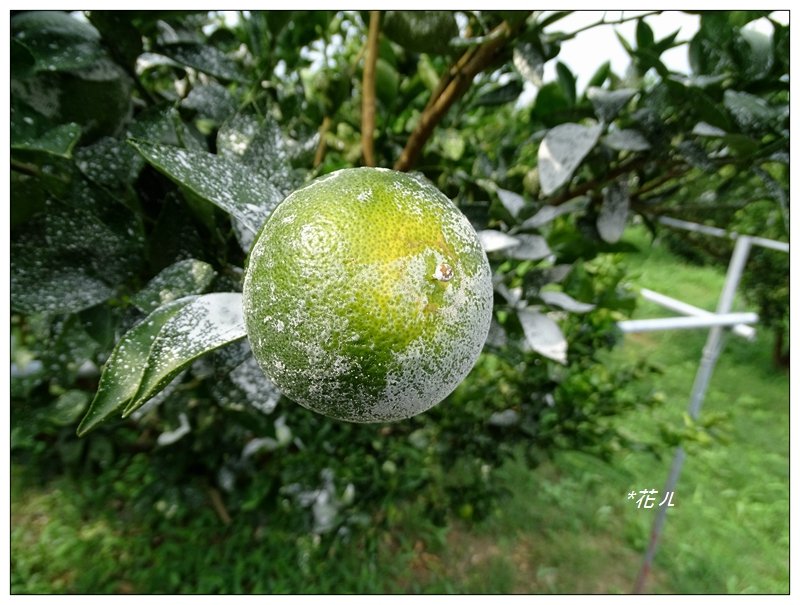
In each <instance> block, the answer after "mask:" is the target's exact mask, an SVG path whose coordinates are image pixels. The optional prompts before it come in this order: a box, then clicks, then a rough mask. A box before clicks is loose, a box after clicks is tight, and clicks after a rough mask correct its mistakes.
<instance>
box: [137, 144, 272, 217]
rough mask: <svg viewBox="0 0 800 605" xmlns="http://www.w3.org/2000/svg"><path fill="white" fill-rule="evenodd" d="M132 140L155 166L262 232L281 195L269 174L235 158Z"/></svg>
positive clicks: (177, 181)
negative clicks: (266, 175)
mask: <svg viewBox="0 0 800 605" xmlns="http://www.w3.org/2000/svg"><path fill="white" fill-rule="evenodd" d="M131 144H132V145H133V146H134V147H135V148H136V149H137V150H138V151H139V153H141V154H142V156H143V157H144V159H145V160H147V161H148V162H150V164H152V165H153V166H154V167H155V168H157V169H158V170H160V171H161V172H163V173H164V174H165V175H167V176H168V177H169V178H171V179H172V180H173V181H175V182H176V183H178V184H179V185H181V186H183V187H186V188H187V189H189V190H191V191H192V192H194V193H196V194H197V195H199V196H200V197H202V198H203V199H206V200H208V201H209V202H211V203H212V204H214V205H216V206H219V207H220V208H222V209H223V210H225V211H226V212H229V213H230V214H232V215H233V216H235V217H236V218H237V219H239V221H240V222H241V224H242V225H243V226H244V227H245V228H247V229H248V230H249V231H251V232H252V233H257V232H258V230H259V228H260V227H261V225H262V224H263V223H264V221H266V220H267V217H268V216H269V215H270V213H271V212H272V210H273V208H274V207H275V205H277V202H275V200H280V198H281V195H280V193H278V192H276V191H275V187H274V186H273V185H272V184H271V183H270V182H269V181H268V180H267V179H266V178H265V177H263V176H261V175H259V174H258V173H256V172H254V171H253V170H251V169H250V168H248V167H247V166H245V165H243V164H240V163H237V162H235V161H234V160H231V159H228V158H225V157H222V156H219V155H214V154H211V153H205V152H201V151H188V150H186V149H181V148H179V147H172V146H170V145H159V144H155V143H149V142H146V141H131Z"/></svg>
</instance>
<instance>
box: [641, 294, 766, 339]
mask: <svg viewBox="0 0 800 605" xmlns="http://www.w3.org/2000/svg"><path fill="white" fill-rule="evenodd" d="M639 294H641V295H642V298H644V299H645V300H649V301H650V302H654V303H656V304H657V305H660V306H662V307H664V308H665V309H669V310H670V311H677V312H678V313H682V314H683V315H692V316H694V317H712V316H713V315H714V313H712V312H711V311H706V310H705V309H701V308H700V307H695V306H694V305H690V304H689V303H687V302H683V301H682V300H678V299H677V298H672V297H671V296H667V295H666V294H661V292H655V291H654V290H648V289H647V288H642V289H641V290H639ZM731 332H732V333H734V334H736V335H737V336H741V337H742V338H744V339H746V340H753V339H755V337H756V330H755V328H754V327H753V326H746V325H744V324H738V325H735V326H733V328H731Z"/></svg>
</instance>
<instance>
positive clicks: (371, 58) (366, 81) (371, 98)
mask: <svg viewBox="0 0 800 605" xmlns="http://www.w3.org/2000/svg"><path fill="white" fill-rule="evenodd" d="M380 19H381V13H380V11H370V12H369V34H368V35H367V58H366V61H365V62H364V78H363V80H362V86H361V152H362V155H363V156H364V165H365V166H374V165H375V141H374V133H375V65H376V64H377V62H378V36H379V35H380Z"/></svg>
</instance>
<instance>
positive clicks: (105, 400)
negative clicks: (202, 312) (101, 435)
mask: <svg viewBox="0 0 800 605" xmlns="http://www.w3.org/2000/svg"><path fill="white" fill-rule="evenodd" d="M193 298H194V297H189V298H184V299H181V300H176V301H174V302H171V303H169V304H167V305H164V306H163V307H160V308H159V309H156V310H155V311H153V312H152V313H151V314H150V315H148V316H147V317H146V318H145V319H143V320H142V321H140V322H139V323H138V324H136V325H135V326H133V328H131V329H130V330H128V332H126V333H125V335H124V336H123V337H122V338H121V339H120V341H119V342H118V343H117V346H116V347H114V350H113V351H112V352H111V356H110V357H109V358H108V361H107V362H106V365H105V367H104V368H103V373H102V375H101V376H100V384H99V386H98V387H97V394H96V395H95V397H94V400H93V401H92V403H91V405H90V406H89V411H88V412H87V413H86V416H84V418H83V420H82V421H81V424H80V426H79V427H78V436H79V437H83V436H84V435H85V434H86V433H88V432H89V431H91V430H92V429H94V428H95V427H97V426H98V425H99V424H100V423H101V422H103V421H104V420H106V419H108V418H109V417H110V416H111V415H112V414H114V413H115V412H119V411H121V410H122V408H123V407H124V406H125V405H126V404H127V403H128V402H129V401H130V400H131V399H132V398H133V396H134V395H136V391H137V390H138V389H139V384H140V382H141V379H142V373H143V371H144V367H145V363H146V362H147V357H148V355H149V354H150V349H151V347H152V346H153V341H154V340H155V338H156V336H157V335H158V333H159V332H160V331H161V328H162V327H163V326H164V324H165V323H166V322H167V321H168V320H169V319H170V318H172V317H173V316H174V315H175V314H176V313H177V312H178V311H180V310H181V309H182V308H184V307H185V306H186V305H188V304H189V303H190V302H191V301H192V300H193Z"/></svg>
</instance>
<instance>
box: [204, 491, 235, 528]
mask: <svg viewBox="0 0 800 605" xmlns="http://www.w3.org/2000/svg"><path fill="white" fill-rule="evenodd" d="M208 495H209V497H210V498H211V506H212V507H213V508H214V512H216V513H217V516H218V517H219V520H220V521H222V522H223V523H224V524H225V525H230V524H231V516H230V515H229V514H228V509H227V508H225V503H224V502H223V501H222V496H221V495H220V493H219V490H218V489H217V488H215V487H210V488H208Z"/></svg>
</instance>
